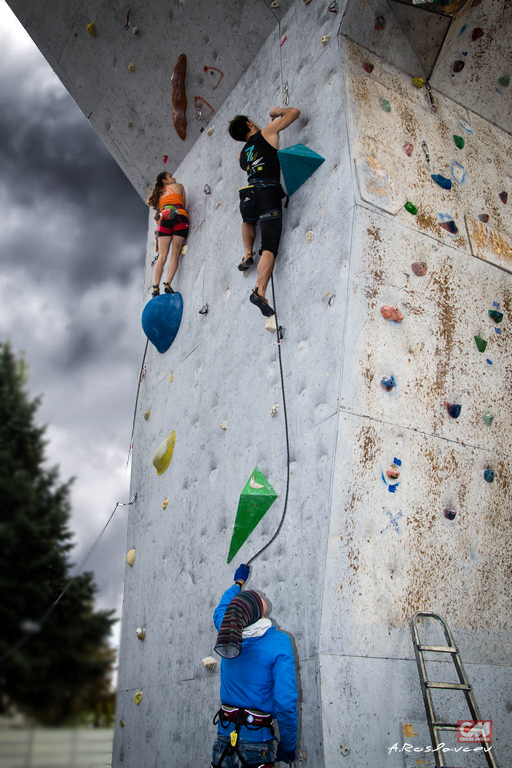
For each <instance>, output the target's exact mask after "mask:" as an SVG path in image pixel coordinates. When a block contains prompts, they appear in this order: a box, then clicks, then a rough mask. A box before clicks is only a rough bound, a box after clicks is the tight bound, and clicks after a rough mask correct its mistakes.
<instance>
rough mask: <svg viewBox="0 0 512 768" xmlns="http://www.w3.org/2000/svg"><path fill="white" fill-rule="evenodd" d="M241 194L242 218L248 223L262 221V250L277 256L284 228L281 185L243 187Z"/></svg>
mask: <svg viewBox="0 0 512 768" xmlns="http://www.w3.org/2000/svg"><path fill="white" fill-rule="evenodd" d="M239 194H240V213H241V214H242V220H243V221H244V222H245V223H246V224H256V222H258V221H259V222H260V230H261V250H262V251H270V252H271V253H273V254H274V256H277V251H278V249H279V241H280V239H281V230H282V228H283V207H282V204H281V187H252V186H251V187H242V189H240V190H239Z"/></svg>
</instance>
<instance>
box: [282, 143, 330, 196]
mask: <svg viewBox="0 0 512 768" xmlns="http://www.w3.org/2000/svg"><path fill="white" fill-rule="evenodd" d="M277 154H278V157H279V162H280V164H281V170H282V172H283V178H284V183H285V186H286V191H287V193H288V194H289V195H290V196H291V195H293V193H294V192H296V191H297V190H298V188H299V187H301V186H302V185H303V184H304V182H305V181H307V180H308V179H309V177H310V176H312V175H313V174H314V172H315V171H316V169H317V168H319V167H320V166H321V165H322V163H323V162H324V161H325V157H322V155H319V154H318V153H317V152H313V150H312V149H309V147H306V146H304V144H294V145H293V147H288V148H287V149H280V150H278V152H277Z"/></svg>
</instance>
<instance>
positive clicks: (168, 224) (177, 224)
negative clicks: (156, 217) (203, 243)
mask: <svg viewBox="0 0 512 768" xmlns="http://www.w3.org/2000/svg"><path fill="white" fill-rule="evenodd" d="M188 228H189V223H188V217H187V216H184V215H183V214H182V213H177V212H176V213H175V214H174V216H173V218H172V219H164V218H161V219H160V223H159V225H158V237H172V236H173V235H176V236H178V237H187V235H188Z"/></svg>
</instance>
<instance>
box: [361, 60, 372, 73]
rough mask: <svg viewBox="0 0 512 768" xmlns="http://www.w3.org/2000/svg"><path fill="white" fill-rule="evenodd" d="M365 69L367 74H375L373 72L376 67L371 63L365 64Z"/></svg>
mask: <svg viewBox="0 0 512 768" xmlns="http://www.w3.org/2000/svg"><path fill="white" fill-rule="evenodd" d="M363 69H364V71H365V72H368V74H369V75H370V74H371V73H372V72H373V70H374V66H373V64H370V63H369V62H365V63H364V64H363Z"/></svg>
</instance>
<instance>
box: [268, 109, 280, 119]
mask: <svg viewBox="0 0 512 768" xmlns="http://www.w3.org/2000/svg"><path fill="white" fill-rule="evenodd" d="M282 113H283V109H282V107H272V109H271V110H270V112H269V115H270V117H271V118H272V120H275V119H276V117H281V116H282Z"/></svg>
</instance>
